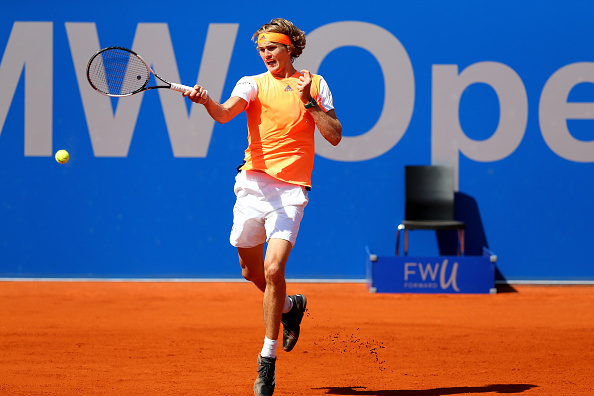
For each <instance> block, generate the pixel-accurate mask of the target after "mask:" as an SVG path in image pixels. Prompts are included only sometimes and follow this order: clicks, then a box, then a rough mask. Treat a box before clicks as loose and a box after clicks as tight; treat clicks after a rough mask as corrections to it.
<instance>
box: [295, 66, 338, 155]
mask: <svg viewBox="0 0 594 396" xmlns="http://www.w3.org/2000/svg"><path fill="white" fill-rule="evenodd" d="M301 73H302V74H303V75H302V76H300V77H299V82H298V83H297V89H298V91H299V97H300V99H301V101H302V102H303V105H306V104H307V103H309V102H310V100H311V98H312V97H311V83H312V77H311V73H310V72H309V71H308V70H301ZM307 111H308V112H309V114H311V116H312V117H313V119H314V121H315V123H316V126H317V127H318V130H319V131H320V133H321V134H322V136H324V139H326V140H327V141H328V142H330V144H332V145H333V146H336V145H337V144H338V143H340V141H341V140H342V125H341V124H340V121H338V117H336V112H335V111H334V109H331V110H328V111H324V109H322V108H321V107H320V106H319V105H316V106H313V107H310V108H309V109H308V110H307Z"/></svg>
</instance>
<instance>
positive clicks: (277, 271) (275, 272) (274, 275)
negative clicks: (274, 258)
mask: <svg viewBox="0 0 594 396" xmlns="http://www.w3.org/2000/svg"><path fill="white" fill-rule="evenodd" d="M264 275H265V278H266V283H268V284H275V285H277V284H280V283H282V282H284V281H285V271H283V269H282V267H281V266H280V265H276V264H271V265H269V266H267V267H266V271H265V273H264Z"/></svg>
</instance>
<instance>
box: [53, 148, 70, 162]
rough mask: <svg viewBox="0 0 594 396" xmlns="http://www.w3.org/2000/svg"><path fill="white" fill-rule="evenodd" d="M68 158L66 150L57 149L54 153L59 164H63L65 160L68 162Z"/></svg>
mask: <svg viewBox="0 0 594 396" xmlns="http://www.w3.org/2000/svg"><path fill="white" fill-rule="evenodd" d="M68 159H70V155H69V154H68V151H66V150H58V152H57V153H56V161H58V162H59V163H61V164H65V163H66V162H68Z"/></svg>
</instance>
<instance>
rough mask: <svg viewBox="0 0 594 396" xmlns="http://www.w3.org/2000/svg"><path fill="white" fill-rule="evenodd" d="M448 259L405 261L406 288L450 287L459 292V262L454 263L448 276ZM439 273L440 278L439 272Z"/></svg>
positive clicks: (444, 288) (442, 288)
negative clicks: (428, 261)
mask: <svg viewBox="0 0 594 396" xmlns="http://www.w3.org/2000/svg"><path fill="white" fill-rule="evenodd" d="M447 272H448V260H447V259H444V260H443V262H441V263H440V262H436V263H435V262H434V263H427V264H423V263H404V288H405V289H438V288H440V289H441V290H446V289H448V288H449V287H451V288H452V290H454V291H457V292H459V291H460V289H459V288H458V284H457V276H458V263H457V262H456V263H454V264H453V265H452V269H451V271H450V276H449V278H448V279H447V280H446V278H447ZM438 273H439V280H437V274H438Z"/></svg>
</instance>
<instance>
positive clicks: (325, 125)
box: [308, 106, 342, 146]
mask: <svg viewBox="0 0 594 396" xmlns="http://www.w3.org/2000/svg"><path fill="white" fill-rule="evenodd" d="M308 111H309V114H311V116H312V117H313V119H314V121H315V122H316V126H317V127H318V129H319V131H320V133H321V134H322V136H324V139H326V140H327V141H328V142H330V144H331V145H333V146H336V145H337V144H338V143H340V141H341V140H342V125H341V124H340V121H338V118H337V117H336V112H335V111H334V109H332V110H329V111H328V112H326V111H324V110H322V108H321V107H320V106H314V107H312V108H310V109H309V110H308Z"/></svg>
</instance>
